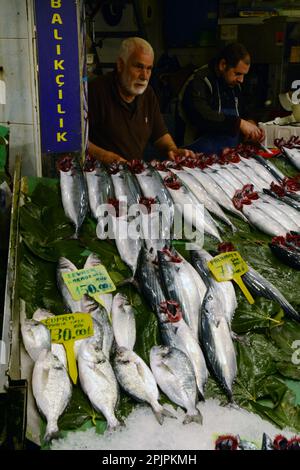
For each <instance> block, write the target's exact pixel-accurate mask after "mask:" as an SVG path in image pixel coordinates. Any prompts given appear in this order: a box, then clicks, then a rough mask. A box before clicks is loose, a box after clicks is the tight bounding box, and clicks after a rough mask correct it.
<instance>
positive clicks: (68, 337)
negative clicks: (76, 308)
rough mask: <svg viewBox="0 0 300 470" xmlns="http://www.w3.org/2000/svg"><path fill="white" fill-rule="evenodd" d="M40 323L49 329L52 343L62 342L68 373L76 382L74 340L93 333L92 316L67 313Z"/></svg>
mask: <svg viewBox="0 0 300 470" xmlns="http://www.w3.org/2000/svg"><path fill="white" fill-rule="evenodd" d="M42 323H44V325H46V327H47V328H48V329H49V330H50V332H51V341H52V343H59V344H63V346H64V348H65V350H66V354H67V359H68V370H69V374H70V377H71V379H72V381H73V383H74V384H76V383H77V377H78V371H77V364H76V359H75V354H74V342H75V341H78V340H79V339H83V338H88V337H89V336H92V335H93V334H94V328H93V319H92V317H91V316H90V315H89V314H88V313H74V314H73V313H69V314H66V315H56V316H55V317H50V318H46V319H45V320H42Z"/></svg>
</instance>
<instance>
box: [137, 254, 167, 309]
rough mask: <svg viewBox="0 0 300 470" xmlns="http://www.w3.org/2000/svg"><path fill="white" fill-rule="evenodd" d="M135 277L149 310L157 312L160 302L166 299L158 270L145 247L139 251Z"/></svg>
mask: <svg viewBox="0 0 300 470" xmlns="http://www.w3.org/2000/svg"><path fill="white" fill-rule="evenodd" d="M135 277H136V280H137V283H138V286H139V289H140V290H141V292H142V294H143V295H144V297H145V299H146V301H147V302H148V304H149V306H150V308H151V309H152V310H153V311H154V312H157V310H159V308H160V307H159V306H160V304H161V302H164V301H166V298H165V295H164V292H163V290H162V287H161V281H160V278H159V272H158V268H157V266H156V265H155V264H154V263H153V260H152V257H151V255H150V254H149V253H148V251H147V250H146V248H145V247H142V249H141V252H140V256H139V260H138V265H137V270H136V276H135Z"/></svg>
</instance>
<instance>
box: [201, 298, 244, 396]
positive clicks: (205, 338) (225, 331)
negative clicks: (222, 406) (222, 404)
mask: <svg viewBox="0 0 300 470" xmlns="http://www.w3.org/2000/svg"><path fill="white" fill-rule="evenodd" d="M200 340H201V346H202V349H203V353H204V356H205V358H206V363H207V365H208V367H209V369H210V370H211V372H212V374H213V375H214V377H215V378H216V380H217V381H218V382H219V383H220V385H221V386H222V387H223V389H224V390H225V392H226V395H227V396H228V398H229V400H230V401H231V400H232V384H233V381H234V379H235V376H236V373H237V362H236V354H235V350H234V346H233V343H232V337H231V330H230V327H229V325H228V322H227V319H226V317H225V315H224V314H223V305H222V303H221V302H220V299H219V297H218V296H216V295H214V291H213V290H212V289H208V290H207V292H206V294H205V297H204V301H203V304H202V309H201V328H200Z"/></svg>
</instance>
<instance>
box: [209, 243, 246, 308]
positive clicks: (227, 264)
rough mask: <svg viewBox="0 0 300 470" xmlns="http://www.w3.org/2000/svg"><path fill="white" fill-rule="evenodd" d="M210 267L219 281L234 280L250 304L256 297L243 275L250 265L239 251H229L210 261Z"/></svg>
mask: <svg viewBox="0 0 300 470" xmlns="http://www.w3.org/2000/svg"><path fill="white" fill-rule="evenodd" d="M207 264H208V267H209V269H210V270H211V272H212V273H213V275H214V277H215V279H216V280H217V281H218V282H222V281H231V280H234V281H235V282H236V283H237V284H238V286H239V287H240V289H241V290H242V292H243V294H244V295H245V297H246V299H247V300H248V302H249V303H250V304H254V299H253V297H252V295H251V294H250V292H249V291H248V289H247V287H246V286H245V284H244V282H243V280H242V277H241V276H242V275H243V274H245V273H246V272H247V271H248V265H247V263H246V262H245V261H244V260H243V258H242V257H241V255H240V254H239V252H238V251H228V252H227V253H221V254H220V255H218V256H216V257H215V258H213V259H212V260H211V261H208V263H207Z"/></svg>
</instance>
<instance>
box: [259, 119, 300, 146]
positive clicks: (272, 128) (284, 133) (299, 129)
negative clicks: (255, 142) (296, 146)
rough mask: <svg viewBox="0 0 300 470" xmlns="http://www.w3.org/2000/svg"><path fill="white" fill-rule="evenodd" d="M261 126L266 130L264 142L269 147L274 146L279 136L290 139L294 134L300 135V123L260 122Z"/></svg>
mask: <svg viewBox="0 0 300 470" xmlns="http://www.w3.org/2000/svg"><path fill="white" fill-rule="evenodd" d="M259 127H260V128H261V129H264V131H265V134H266V137H265V140H264V142H263V144H264V145H265V146H266V147H269V148H272V147H274V140H275V139H277V138H279V139H281V138H283V139H285V140H288V139H289V138H290V137H292V136H293V135H296V136H300V125H299V126H279V125H278V124H265V123H263V122H260V123H259Z"/></svg>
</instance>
